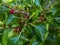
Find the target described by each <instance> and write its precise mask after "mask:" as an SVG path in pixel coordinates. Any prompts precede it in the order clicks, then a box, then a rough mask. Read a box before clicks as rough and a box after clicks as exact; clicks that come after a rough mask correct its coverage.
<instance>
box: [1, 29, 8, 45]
mask: <svg viewBox="0 0 60 45" xmlns="http://www.w3.org/2000/svg"><path fill="white" fill-rule="evenodd" d="M8 32H9V30H8V29H5V31H4V32H3V37H2V43H3V45H7V43H8Z"/></svg>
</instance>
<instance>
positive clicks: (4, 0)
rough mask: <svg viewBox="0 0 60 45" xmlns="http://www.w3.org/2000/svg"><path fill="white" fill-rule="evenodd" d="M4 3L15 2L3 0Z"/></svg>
mask: <svg viewBox="0 0 60 45" xmlns="http://www.w3.org/2000/svg"><path fill="white" fill-rule="evenodd" d="M2 1H3V2H5V3H9V2H12V1H13V0H2Z"/></svg>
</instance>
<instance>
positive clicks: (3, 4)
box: [2, 2, 29, 15]
mask: <svg viewBox="0 0 60 45" xmlns="http://www.w3.org/2000/svg"><path fill="white" fill-rule="evenodd" d="M2 6H5V7H7V8H9V9H13V8H11V7H9V6H8V5H7V4H6V3H4V2H3V3H2ZM14 10H15V9H14ZM15 13H19V14H23V15H29V13H26V12H22V11H18V10H15Z"/></svg>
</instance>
